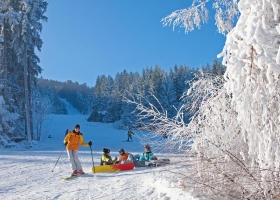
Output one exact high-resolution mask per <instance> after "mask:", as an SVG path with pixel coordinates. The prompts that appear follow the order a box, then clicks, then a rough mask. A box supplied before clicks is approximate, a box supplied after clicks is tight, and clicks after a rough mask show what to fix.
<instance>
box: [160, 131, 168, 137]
mask: <svg viewBox="0 0 280 200" xmlns="http://www.w3.org/2000/svg"><path fill="white" fill-rule="evenodd" d="M160 133H161V135H162V137H163V139H167V133H166V131H163V130H162V131H161V132H160Z"/></svg>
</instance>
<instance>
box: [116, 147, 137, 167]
mask: <svg viewBox="0 0 280 200" xmlns="http://www.w3.org/2000/svg"><path fill="white" fill-rule="evenodd" d="M119 153H120V157H119V159H118V161H117V162H116V164H118V163H122V162H123V161H127V160H129V161H132V160H133V155H132V154H131V153H129V152H125V151H124V149H120V150H119Z"/></svg>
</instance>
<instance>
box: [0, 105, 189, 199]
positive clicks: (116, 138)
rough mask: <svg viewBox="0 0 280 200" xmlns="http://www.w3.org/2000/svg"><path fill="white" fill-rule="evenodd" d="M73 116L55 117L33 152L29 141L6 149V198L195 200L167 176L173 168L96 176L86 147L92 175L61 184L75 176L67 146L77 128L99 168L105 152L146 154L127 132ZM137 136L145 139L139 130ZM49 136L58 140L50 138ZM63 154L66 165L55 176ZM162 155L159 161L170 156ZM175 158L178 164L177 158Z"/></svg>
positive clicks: (2, 189) (1, 185) (0, 172)
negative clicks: (70, 131) (89, 144)
mask: <svg viewBox="0 0 280 200" xmlns="http://www.w3.org/2000/svg"><path fill="white" fill-rule="evenodd" d="M69 108H70V107H69ZM69 113H70V115H52V116H51V119H52V120H51V121H50V122H49V125H48V126H47V129H46V130H45V134H44V137H43V138H44V139H43V141H42V142H41V143H39V144H34V145H33V147H32V148H31V149H28V150H27V149H25V148H24V145H25V144H24V142H22V143H21V144H19V145H18V146H16V147H13V148H11V149H3V148H1V151H0V160H1V165H0V176H1V182H0V196H1V199H6V200H13V199H17V200H18V199H79V200H80V199H102V200H109V199H147V200H148V199H149V200H150V199H174V200H175V199H176V200H177V199H178V200H180V199H182V200H183V199H184V200H186V199H194V198H192V197H191V196H190V195H189V194H187V193H186V192H184V191H183V190H182V189H180V185H179V183H178V182H177V180H176V179H174V178H173V175H172V174H171V173H168V172H166V169H171V168H172V167H173V165H170V166H168V167H158V168H137V169H134V170H131V171H123V172H116V173H99V174H93V173H92V172H91V169H92V166H93V163H92V158H91V152H90V148H89V147H81V149H80V152H79V157H80V160H81V163H82V166H83V169H84V171H85V172H86V174H85V175H84V176H82V177H78V178H76V179H74V180H68V181H61V180H60V179H61V177H66V176H69V175H70V173H71V168H70V164H69V162H68V158H67V154H66V151H65V148H64V145H63V139H64V134H65V130H66V129H67V128H68V129H72V128H73V126H74V125H75V124H76V123H79V124H80V125H81V132H82V133H83V134H84V139H85V141H86V142H88V141H90V140H91V141H92V142H93V145H92V150H93V159H94V163H95V165H99V163H100V156H101V154H102V149H103V148H104V147H105V148H109V149H111V151H112V152H111V155H112V156H113V157H114V156H118V150H119V149H120V148H124V149H125V150H126V151H128V152H131V153H133V154H136V153H141V152H142V151H143V146H142V145H141V144H140V143H139V141H138V140H137V138H136V137H134V138H133V139H134V141H133V142H123V141H125V140H126V139H127V135H126V131H125V130H116V129H114V128H113V126H112V124H102V123H94V122H90V123H89V122H87V121H86V118H87V116H83V115H78V114H77V112H75V111H74V110H72V111H70V112H69ZM135 133H136V134H139V135H141V133H139V132H137V131H135ZM49 135H51V137H52V138H48V136H49ZM62 150H63V153H62V155H61V157H60V160H59V162H58V163H57V166H56V167H55V169H54V171H53V172H52V170H53V168H54V165H55V163H56V161H57V159H58V157H59V155H60V153H61V152H62ZM156 155H157V157H158V158H164V157H168V156H169V155H165V154H157V153H156ZM170 159H171V162H172V161H173V160H172V157H171V158H170Z"/></svg>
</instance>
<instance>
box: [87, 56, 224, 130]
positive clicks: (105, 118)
mask: <svg viewBox="0 0 280 200" xmlns="http://www.w3.org/2000/svg"><path fill="white" fill-rule="evenodd" d="M199 70H201V71H203V72H204V73H211V74H214V75H223V74H224V71H225V68H224V66H222V64H221V63H220V62H219V61H218V60H214V62H213V64H212V66H210V65H209V64H207V65H206V66H205V67H202V68H200V69H191V68H189V67H188V66H185V65H184V66H183V65H180V66H177V65H175V66H174V67H173V68H170V71H169V72H166V71H164V69H163V68H162V67H160V66H159V65H156V66H154V67H149V68H148V67H147V68H145V69H143V70H142V74H139V73H138V72H134V73H133V72H127V71H126V70H124V71H123V72H121V73H117V74H116V76H115V78H113V77H111V76H105V75H103V76H98V77H97V80H96V84H95V86H94V88H93V90H94V103H93V109H92V113H91V115H90V117H89V118H88V121H99V122H117V124H116V125H117V126H118V127H121V126H123V127H133V126H134V127H135V126H139V124H138V125H137V124H135V122H136V121H137V119H136V115H135V114H136V113H133V111H134V110H135V106H134V105H132V104H129V103H126V101H124V99H125V98H128V99H131V98H139V96H141V98H145V102H150V103H151V104H152V105H154V106H156V108H157V109H159V110H165V111H166V112H167V115H168V117H169V118H172V117H174V116H175V115H176V114H177V110H178V109H179V108H180V107H181V105H182V101H181V97H182V96H183V94H184V92H186V91H187V90H188V88H189V85H188V84H187V83H188V81H191V80H192V79H193V78H194V74H196V73H197V72H198V71H199ZM138 101H141V99H138ZM191 115H192V113H189V114H186V115H185V117H184V120H185V121H186V122H187V121H188V120H189V117H190V116H191ZM140 126H141V125H140Z"/></svg>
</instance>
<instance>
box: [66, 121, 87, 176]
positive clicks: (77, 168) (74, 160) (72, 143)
mask: <svg viewBox="0 0 280 200" xmlns="http://www.w3.org/2000/svg"><path fill="white" fill-rule="evenodd" d="M79 144H80V145H82V146H85V147H87V146H91V145H92V142H91V141H89V142H88V143H86V142H84V138H83V134H82V133H81V132H80V125H79V124H76V125H75V127H74V130H72V131H70V132H68V134H67V135H66V136H65V138H64V145H65V146H66V149H67V154H68V157H69V161H70V165H71V167H72V170H73V172H72V176H76V175H77V174H84V171H83V169H82V165H81V162H80V160H79V158H78V151H79Z"/></svg>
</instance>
